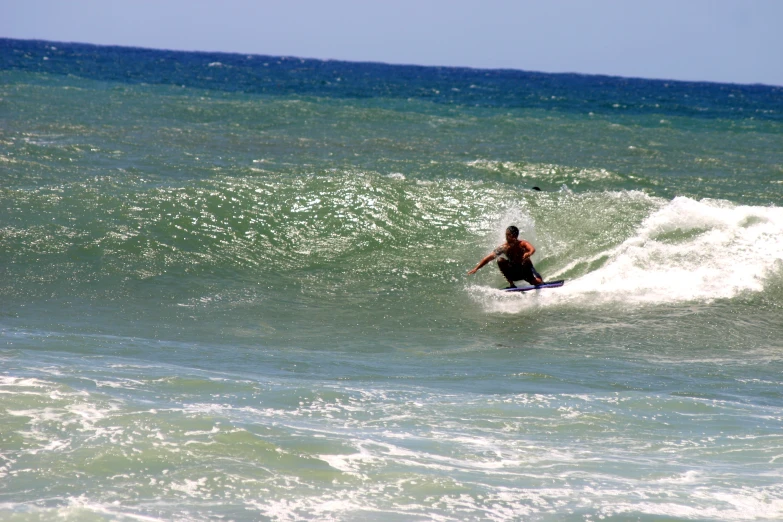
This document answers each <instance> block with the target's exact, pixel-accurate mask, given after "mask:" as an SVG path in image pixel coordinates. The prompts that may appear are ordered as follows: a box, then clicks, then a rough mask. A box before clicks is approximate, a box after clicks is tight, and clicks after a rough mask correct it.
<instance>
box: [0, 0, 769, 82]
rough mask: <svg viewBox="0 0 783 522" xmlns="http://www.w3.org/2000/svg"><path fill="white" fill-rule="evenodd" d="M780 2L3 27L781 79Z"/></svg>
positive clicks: (361, 57) (74, 7) (506, 7)
mask: <svg viewBox="0 0 783 522" xmlns="http://www.w3.org/2000/svg"><path fill="white" fill-rule="evenodd" d="M782 24H783V0H535V1H533V0H516V1H512V0H451V1H445V0H429V1H428V0H394V1H386V2H383V1H377V0H376V1H372V0H364V1H360V0H321V1H316V0H312V1H310V0H301V1H297V0H285V1H284V0H258V1H251V0H213V1H206V0H0V36H3V37H8V38H23V39H43V40H54V41H66V42H85V43H98V44H116V45H132V46H138V47H152V48H161V49H183V50H202V51H227V52H239V53H248V54H269V55H283V56H298V57H304V58H334V59H341V60H354V61H377V62H387V63H402V64H421V65H460V66H468V67H480V68H511V69H522V70H528V71H544V72H580V73H592V74H610V75H619V76H634V77H643V78H663V79H678V80H705V81H718V82H733V83H765V84H771V85H783V29H782V28H781V25H782Z"/></svg>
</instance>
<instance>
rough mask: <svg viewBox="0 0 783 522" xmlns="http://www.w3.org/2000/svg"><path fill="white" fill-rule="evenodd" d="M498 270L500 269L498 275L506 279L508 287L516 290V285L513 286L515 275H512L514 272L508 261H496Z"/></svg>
mask: <svg viewBox="0 0 783 522" xmlns="http://www.w3.org/2000/svg"><path fill="white" fill-rule="evenodd" d="M498 268H499V269H500V273H501V274H503V277H505V278H506V281H508V285H509V286H508V287H509V288H516V287H517V285H515V284H514V278H515V277H516V274H514V272H515V270H513V267H512V265H511V263H510V262H509V261H508V259H502V258H501V259H498Z"/></svg>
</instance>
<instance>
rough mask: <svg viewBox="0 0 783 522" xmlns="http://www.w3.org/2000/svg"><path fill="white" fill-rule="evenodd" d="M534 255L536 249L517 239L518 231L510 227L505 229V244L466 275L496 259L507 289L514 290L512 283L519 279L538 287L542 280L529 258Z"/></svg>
mask: <svg viewBox="0 0 783 522" xmlns="http://www.w3.org/2000/svg"><path fill="white" fill-rule="evenodd" d="M535 253H536V248H535V247H534V246H533V245H531V244H530V243H528V242H527V241H525V240H524V239H519V229H518V228H517V227H515V226H514V225H511V226H510V227H508V228H507V229H506V242H505V243H503V244H502V245H500V246H499V247H497V248H496V249H495V250H493V251H492V252H490V253H489V254H488V255H487V256H486V257H485V258H484V259H482V260H481V261H479V263H478V264H477V265H476V266H475V267H473V268H471V269H470V270H468V275H472V274H475V273H476V272H478V269H479V268H481V267H482V266H484V265H486V264H487V263H489V262H490V261H492V260H493V259H496V258H497V260H498V268H499V269H500V272H501V273H502V274H503V277H505V278H506V280H507V281H508V284H509V285H510V286H509V288H516V285H515V284H514V281H519V280H520V279H524V280H525V281H527V282H528V283H530V284H531V285H540V284H543V282H544V280H543V279H541V275H540V274H539V273H538V272H536V269H535V267H534V266H533V262H532V261H530V256H532V255H533V254H535Z"/></svg>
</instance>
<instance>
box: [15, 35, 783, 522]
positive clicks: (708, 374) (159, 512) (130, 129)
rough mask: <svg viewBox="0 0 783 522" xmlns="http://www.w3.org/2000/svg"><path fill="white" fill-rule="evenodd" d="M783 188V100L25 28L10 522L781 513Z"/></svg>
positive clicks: (686, 86)
mask: <svg viewBox="0 0 783 522" xmlns="http://www.w3.org/2000/svg"><path fill="white" fill-rule="evenodd" d="M533 187H538V188H539V189H541V190H534V189H533ZM782 197H783V89H782V88H779V87H768V86H742V85H722V84H709V83H683V82H673V81H648V80H639V79H623V78H610V77H599V76H579V75H551V74H536V73H527V72H520V71H497V70H492V71H490V70H474V69H455V68H437V67H413V66H390V65H383V64H372V63H345V62H337V61H317V60H306V59H299V58H290V57H270V56H254V55H250V56H248V55H231V54H208V53H181V52H168V51H155V50H145V49H127V48H116V47H94V46H87V45H76V44H61V43H52V42H33V41H19V40H0V335H2V345H0V520H9V521H43V520H69V521H83V520H87V521H90V520H95V521H105V520H119V521H124V520H144V521H151V520H174V521H190V520H195V521H199V520H235V521H246V520H247V521H250V520H275V521H278V520H279V521H294V520H334V521H366V520H371V521H414V520H422V521H424V520H433V521H467V520H475V521H478V520H491V521H504V520H534V521H560V520H571V521H597V520H643V521H661V520H732V521H733V520H781V519H783V392H782V391H781V386H783V375H782V374H781V372H782V371H783V208H781V200H782V199H781V198H782ZM511 224H515V225H517V226H518V227H519V228H520V229H521V231H522V237H524V238H525V239H527V240H529V241H530V242H531V243H532V244H533V245H535V247H536V254H535V255H534V256H533V261H534V263H535V265H536V268H537V269H538V271H539V272H540V273H541V274H542V275H543V276H544V278H545V279H548V280H554V279H566V284H565V286H563V287H562V288H558V289H550V290H541V291H538V292H532V293H527V294H517V295H507V294H504V293H503V292H501V291H499V290H498V289H499V288H500V287H503V286H505V284H506V283H505V281H504V280H503V279H502V277H501V276H500V274H499V272H498V271H497V269H496V267H495V266H494V264H490V265H488V266H487V267H485V268H483V269H482V270H481V271H479V272H478V273H477V274H475V275H473V276H467V275H466V272H467V270H469V269H470V268H472V267H473V266H475V264H476V263H477V262H478V261H479V260H480V259H481V258H482V257H483V256H485V255H486V254H487V253H488V252H489V251H491V249H492V248H494V247H495V246H496V245H497V244H499V243H501V242H502V241H503V233H504V230H505V227H506V226H508V225H511Z"/></svg>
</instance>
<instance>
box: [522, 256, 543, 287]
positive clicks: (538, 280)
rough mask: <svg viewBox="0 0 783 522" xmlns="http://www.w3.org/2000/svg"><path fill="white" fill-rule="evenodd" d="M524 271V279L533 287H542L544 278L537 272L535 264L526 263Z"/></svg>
mask: <svg viewBox="0 0 783 522" xmlns="http://www.w3.org/2000/svg"><path fill="white" fill-rule="evenodd" d="M523 270H524V276H523V277H522V279H524V280H525V281H527V282H528V283H530V284H531V285H540V284H543V283H544V280H543V278H542V277H541V274H539V273H538V272H537V271H536V268H535V267H534V266H533V263H531V262H530V261H528V262H527V263H525V267H524V268H523Z"/></svg>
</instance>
